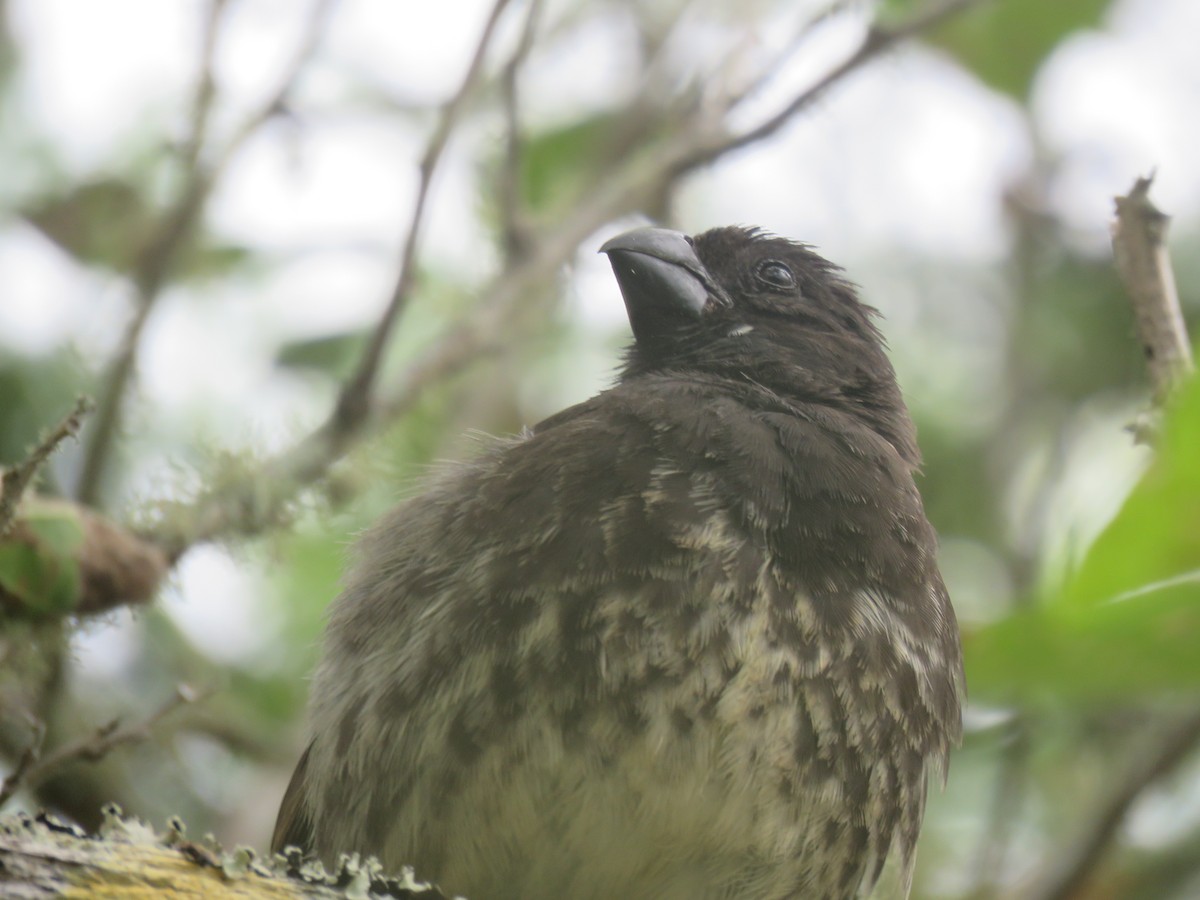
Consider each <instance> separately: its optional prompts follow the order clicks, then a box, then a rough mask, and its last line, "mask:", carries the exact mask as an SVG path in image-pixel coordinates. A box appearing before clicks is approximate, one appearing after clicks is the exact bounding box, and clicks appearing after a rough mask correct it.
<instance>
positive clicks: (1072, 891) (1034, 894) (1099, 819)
mask: <svg viewBox="0 0 1200 900" xmlns="http://www.w3.org/2000/svg"><path fill="white" fill-rule="evenodd" d="M1197 743H1200V714H1193V715H1191V716H1189V717H1188V718H1186V719H1184V720H1182V721H1181V722H1179V723H1178V724H1176V725H1175V726H1174V727H1173V728H1171V729H1170V730H1169V731H1168V732H1167V734H1166V735H1165V736H1164V737H1163V738H1162V739H1161V740H1160V741H1159V742H1158V743H1157V745H1156V746H1155V747H1153V748H1151V749H1149V750H1148V751H1147V752H1145V753H1139V754H1137V761H1136V762H1135V763H1134V765H1133V766H1132V768H1131V769H1130V771H1129V773H1128V774H1127V775H1126V777H1125V780H1124V781H1123V782H1122V783H1121V785H1120V786H1119V787H1118V788H1117V790H1116V791H1115V792H1114V793H1113V794H1112V796H1110V797H1109V799H1108V800H1107V802H1105V804H1104V805H1103V806H1102V807H1101V808H1100V809H1099V810H1098V811H1097V813H1096V814H1095V815H1094V816H1092V817H1090V819H1089V821H1090V822H1091V823H1092V825H1091V828H1090V829H1089V830H1088V832H1087V834H1085V835H1084V836H1083V837H1082V838H1081V839H1080V841H1079V843H1078V844H1076V846H1075V849H1074V850H1072V851H1069V852H1067V853H1066V854H1065V855H1060V858H1061V860H1062V861H1061V862H1060V863H1059V864H1058V865H1057V866H1056V867H1055V869H1054V872H1053V873H1052V874H1051V875H1050V876H1049V877H1048V878H1047V879H1046V880H1045V882H1044V883H1043V885H1042V886H1041V887H1040V888H1038V889H1036V890H1033V891H1030V892H1029V893H1028V894H1026V897H1027V898H1028V900H1070V898H1072V897H1077V896H1080V895H1081V894H1080V891H1081V889H1082V888H1083V887H1084V885H1085V884H1086V883H1087V881H1088V880H1089V879H1090V878H1091V876H1092V873H1093V871H1094V870H1095V868H1096V866H1097V865H1098V864H1099V862H1100V861H1101V859H1103V857H1104V853H1105V850H1106V849H1107V848H1108V845H1109V844H1110V843H1111V841H1112V840H1113V838H1114V837H1115V835H1116V833H1117V831H1118V830H1119V829H1120V828H1121V826H1122V825H1124V823H1125V820H1126V818H1127V817H1128V815H1129V812H1130V810H1131V809H1132V808H1133V806H1134V804H1135V803H1136V802H1137V800H1138V799H1139V798H1140V797H1141V796H1142V794H1143V793H1144V792H1145V791H1146V789H1147V788H1149V787H1151V786H1152V785H1153V784H1154V783H1155V782H1156V781H1158V780H1159V779H1160V778H1163V777H1165V776H1166V775H1169V774H1170V773H1171V772H1172V771H1174V769H1175V768H1176V766H1178V765H1179V764H1180V763H1181V762H1183V761H1184V760H1185V759H1186V758H1187V757H1188V755H1189V754H1190V753H1191V752H1192V751H1193V750H1194V749H1195V748H1196V745H1197Z"/></svg>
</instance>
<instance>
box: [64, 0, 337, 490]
mask: <svg viewBox="0 0 1200 900" xmlns="http://www.w3.org/2000/svg"><path fill="white" fill-rule="evenodd" d="M224 5H225V3H224V2H223V0H215V2H214V5H213V7H212V8H211V11H210V15H209V17H208V19H207V28H206V32H205V36H204V39H203V40H204V47H205V56H204V59H203V62H202V64H201V72H200V75H199V77H198V79H197V85H196V91H195V95H194V98H193V101H192V116H191V122H192V125H191V128H192V133H191V135H190V137H189V139H188V141H187V142H186V143H185V148H186V149H185V151H184V154H183V157H182V159H183V162H184V164H185V170H184V175H183V187H182V188H181V189H180V192H179V195H178V197H177V198H176V201H175V203H174V204H173V205H172V206H171V208H170V209H168V210H167V211H166V213H164V215H163V218H162V221H161V223H160V225H159V227H158V228H156V229H155V230H154V233H153V234H152V235H151V237H150V239H149V240H148V241H147V243H146V245H145V246H144V247H142V249H141V251H140V252H139V253H138V258H137V262H136V263H135V265H134V271H133V273H132V278H133V283H134V292H135V307H136V311H135V312H134V316H133V319H132V320H131V321H130V323H129V325H128V327H127V328H126V330H125V334H124V336H123V337H122V339H121V345H120V348H119V349H118V350H117V354H116V357H115V358H114V360H113V362H112V365H111V367H110V369H109V372H108V375H107V377H106V379H105V385H104V389H103V391H102V392H101V394H100V401H99V405H98V409H97V413H96V420H95V422H94V424H93V426H92V428H91V429H90V431H89V434H88V437H87V446H86V449H85V453H84V462H83V470H82V473H81V475H80V479H79V489H78V491H77V492H76V499H78V500H79V502H81V503H83V504H85V505H89V506H90V505H95V503H96V501H97V499H98V495H99V490H100V483H101V480H102V477H103V474H104V471H105V469H107V467H108V460H109V458H110V456H111V453H112V446H113V440H114V438H115V437H116V433H117V430H118V427H119V425H120V420H121V415H122V411H123V409H124V402H125V395H126V393H127V390H128V387H129V382H130V380H131V379H132V378H133V373H134V370H135V368H136V364H137V354H138V347H139V345H140V344H141V338H142V332H143V331H144V330H145V326H146V321H147V320H148V319H149V317H150V313H151V311H152V310H153V309H154V306H155V305H156V303H157V302H158V298H159V295H160V294H161V292H162V289H163V286H164V285H165V284H166V281H167V278H168V277H169V275H170V273H171V271H172V268H173V267H174V266H175V264H176V263H177V261H178V258H179V254H180V252H181V251H182V250H183V248H184V247H185V246H186V244H187V242H188V240H189V239H190V238H191V236H192V234H193V232H194V231H195V228H196V225H197V223H198V222H199V221H200V219H201V217H202V215H203V213H204V208H205V206H206V205H207V202H208V198H209V196H210V195H211V194H212V189H213V187H214V186H215V185H216V183H217V181H218V179H219V178H220V176H221V174H223V172H224V170H225V169H226V168H227V167H228V164H229V162H230V161H231V160H232V159H233V157H234V156H235V155H236V154H237V152H238V151H239V150H240V149H241V148H242V147H243V146H244V145H245V143H246V142H247V141H248V140H249V139H250V137H251V136H253V135H254V134H255V133H256V132H257V131H258V130H259V129H260V128H261V127H262V126H263V125H264V124H266V123H267V122H269V121H270V120H271V119H272V118H273V117H274V116H276V115H277V114H278V113H279V112H280V110H282V109H283V108H284V107H285V101H286V99H287V97H288V95H289V94H290V93H291V92H292V91H293V90H294V88H295V85H296V83H297V82H298V81H299V79H300V76H301V75H302V74H303V71H304V69H305V68H306V67H307V66H308V64H309V62H310V61H311V60H312V58H313V56H314V55H315V53H316V50H317V47H318V43H319V39H320V36H321V34H322V33H323V31H324V28H325V22H326V19H327V17H328V15H329V12H330V10H331V9H332V8H333V0H317V2H316V4H315V5H314V6H313V9H312V12H311V15H310V17H309V22H308V26H307V28H306V31H305V36H304V38H303V40H302V41H301V44H300V48H299V50H298V51H297V53H296V55H295V57H294V58H293V60H292V63H291V65H290V66H288V68H287V69H286V70H285V72H284V75H283V78H282V79H281V81H280V85H279V87H278V89H277V90H276V91H275V92H274V93H273V94H272V95H271V97H270V98H268V100H267V101H266V102H265V103H263V104H262V106H261V107H260V108H259V109H258V110H257V111H256V112H255V113H253V114H251V115H250V116H249V117H248V118H247V119H246V121H245V122H244V123H243V124H242V126H241V128H239V129H238V131H237V132H236V133H235V134H234V136H233V137H232V138H231V139H230V141H229V143H228V144H227V145H226V146H225V147H224V148H223V149H222V150H221V152H220V153H219V154H218V155H217V157H216V159H215V161H213V162H211V163H206V162H205V161H204V160H203V158H202V157H203V147H202V146H201V143H202V141H203V139H204V136H205V134H206V133H207V129H208V122H209V120H210V118H211V111H212V107H213V104H214V100H215V97H214V96H213V91H214V87H213V74H212V56H213V53H214V52H215V48H216V43H217V40H218V37H219V34H218V29H219V26H220V22H221V15H220V13H221V11H222V9H223V7H224Z"/></svg>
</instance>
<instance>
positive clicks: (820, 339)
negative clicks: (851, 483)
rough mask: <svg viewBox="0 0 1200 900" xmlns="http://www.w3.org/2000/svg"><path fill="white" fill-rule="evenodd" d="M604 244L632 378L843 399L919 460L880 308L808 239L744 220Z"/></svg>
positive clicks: (798, 400) (783, 396) (639, 233)
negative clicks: (620, 301)
mask: <svg viewBox="0 0 1200 900" xmlns="http://www.w3.org/2000/svg"><path fill="white" fill-rule="evenodd" d="M600 250H601V252H602V253H607V254H608V257H609V260H610V262H611V263H612V267H613V271H614V272H615V273H616V277H617V283H618V285H619V286H620V288H621V294H622V296H623V297H624V299H625V308H626V311H627V312H628V314H629V321H630V324H631V325H632V327H633V336H634V342H633V344H632V346H631V347H630V348H629V353H628V357H627V361H626V367H625V371H624V373H623V376H622V380H629V379H632V378H637V377H639V376H643V375H647V374H653V373H664V374H666V373H678V374H682V375H689V376H693V377H694V376H696V375H701V376H703V377H708V378H719V379H722V380H729V381H731V382H733V383H735V384H739V385H741V386H742V387H743V388H749V389H752V390H755V391H760V392H762V395H763V396H774V397H777V398H779V400H780V401H781V402H783V403H786V404H800V405H808V404H818V405H823V406H829V407H835V408H838V409H840V410H842V411H845V412H849V413H852V414H853V415H855V416H857V417H858V418H860V419H862V420H865V421H866V422H867V424H868V425H870V426H871V427H872V428H873V429H874V430H876V431H877V432H879V433H880V434H882V435H883V436H884V437H885V438H887V439H888V440H890V441H891V442H892V444H893V445H894V446H895V447H896V449H897V451H899V453H900V454H901V456H903V457H904V458H905V459H907V460H909V461H910V462H911V463H912V464H914V465H915V464H916V463H917V462H918V452H917V449H916V440H915V435H914V433H913V428H912V424H911V420H910V419H909V416H908V412H907V410H906V408H905V406H904V401H903V399H902V397H901V395H900V390H899V388H898V387H897V385H896V377H895V372H894V370H893V369H892V365H891V362H890V361H889V360H888V357H887V353H886V352H885V348H884V342H883V338H882V336H881V335H880V333H879V330H878V329H877V328H876V327H875V323H874V318H875V316H876V315H877V313H876V311H875V310H874V309H873V308H871V307H869V306H867V305H866V304H864V303H862V302H861V301H860V300H859V299H858V296H857V293H856V292H855V288H854V286H853V285H852V284H851V283H850V282H849V281H847V280H846V279H845V278H844V277H843V276H842V271H841V269H839V268H838V267H837V266H835V265H834V264H833V263H831V262H829V261H828V260H826V259H824V258H823V257H821V256H819V255H818V254H817V253H815V252H814V251H813V250H811V249H810V248H809V247H807V246H805V245H804V244H801V243H797V242H795V241H791V240H788V239H786V238H781V237H777V236H775V235H771V234H768V233H766V232H763V231H761V230H759V229H755V228H742V227H736V226H734V227H727V228H714V229H712V230H711V231H706V232H704V233H703V234H699V235H696V236H695V237H689V236H687V235H684V234H681V233H680V232H677V231H670V230H668V229H664V228H653V227H651V228H637V229H634V230H633V231H627V232H625V233H624V234H621V235H618V236H617V237H615V238H613V239H612V240H610V241H608V242H607V243H606V244H604V246H603V247H601V248H600Z"/></svg>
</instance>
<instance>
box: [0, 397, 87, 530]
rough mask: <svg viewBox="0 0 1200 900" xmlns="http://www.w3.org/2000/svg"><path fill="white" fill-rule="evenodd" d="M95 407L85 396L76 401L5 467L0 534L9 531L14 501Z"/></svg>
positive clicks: (0, 490) (0, 492)
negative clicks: (26, 451)
mask: <svg viewBox="0 0 1200 900" xmlns="http://www.w3.org/2000/svg"><path fill="white" fill-rule="evenodd" d="M94 408H95V404H93V403H92V401H91V399H89V398H87V397H80V398H79V399H78V400H76V401H75V408H74V409H72V410H71V412H69V413H68V414H67V416H66V418H64V419H63V420H62V421H61V422H59V423H58V424H57V425H56V426H54V428H52V429H51V430H50V431H49V432H48V433H47V434H45V435H43V436H42V438H41V440H39V441H38V442H37V445H36V446H35V447H34V448H33V449H32V450H31V451H30V452H29V455H28V456H26V457H25V459H23V460H22V461H21V462H19V463H17V464H16V465H15V466H13V467H12V468H9V469H5V470H4V476H3V478H0V537H3V536H4V535H5V534H7V533H8V531H9V529H10V528H11V527H12V524H13V520H14V519H15V518H16V515H17V504H18V503H20V502H21V497H22V496H23V495H24V493H25V491H26V489H27V488H28V487H29V485H30V483H31V482H32V481H33V479H34V476H35V475H37V473H38V470H39V469H40V468H41V467H42V466H43V465H44V464H45V462H46V460H47V459H49V458H50V454H52V453H53V452H54V451H55V449H56V448H57V447H58V445H59V444H61V443H62V442H63V441H65V440H66V439H67V438H69V437H74V436H75V435H77V434H78V433H79V429H80V427H82V425H83V418H84V416H86V415H87V414H88V413H90V412H91V411H92V410H93V409H94Z"/></svg>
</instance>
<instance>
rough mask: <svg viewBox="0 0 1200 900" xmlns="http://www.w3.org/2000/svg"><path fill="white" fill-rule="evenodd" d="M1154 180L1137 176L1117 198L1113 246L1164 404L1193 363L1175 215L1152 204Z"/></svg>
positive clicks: (1159, 398) (1157, 397)
mask: <svg viewBox="0 0 1200 900" xmlns="http://www.w3.org/2000/svg"><path fill="white" fill-rule="evenodd" d="M1153 183H1154V176H1153V175H1150V176H1149V177H1148V178H1139V179H1137V181H1135V182H1134V184H1133V187H1132V189H1130V191H1129V194H1128V195H1126V196H1124V197H1117V198H1115V201H1116V207H1117V216H1116V219H1115V220H1114V221H1113V227H1112V244H1113V256H1114V258H1115V260H1116V264H1117V272H1118V273H1119V274H1120V276H1121V280H1122V281H1123V282H1124V283H1125V290H1126V291H1127V292H1128V293H1129V299H1130V301H1131V302H1132V304H1133V312H1134V316H1135V318H1136V320H1137V329H1138V336H1139V338H1140V339H1141V342H1142V350H1143V352H1144V353H1145V355H1146V367H1147V368H1148V369H1149V371H1150V381H1151V384H1152V385H1153V388H1154V396H1155V400H1156V401H1157V402H1159V403H1161V402H1162V401H1163V400H1164V399H1165V398H1166V397H1167V395H1168V394H1169V393H1170V390H1171V388H1172V386H1173V385H1174V384H1175V383H1176V382H1177V381H1178V380H1179V379H1180V378H1181V377H1182V376H1184V375H1187V374H1188V373H1190V372H1191V371H1192V370H1193V369H1194V368H1195V366H1194V363H1193V362H1192V350H1191V345H1190V344H1189V342H1188V334H1187V327H1186V326H1185V325H1184V322H1183V313H1182V312H1181V311H1180V308H1179V295H1178V293H1177V292H1176V290H1175V276H1174V273H1173V272H1172V271H1171V258H1170V255H1169V253H1168V251H1167V240H1166V238H1167V227H1168V226H1169V225H1170V222H1171V218H1170V216H1167V215H1165V214H1164V213H1162V212H1161V211H1160V210H1159V209H1158V208H1157V207H1156V206H1155V205H1154V204H1153V203H1152V202H1150V186H1151V185H1152V184H1153Z"/></svg>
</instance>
